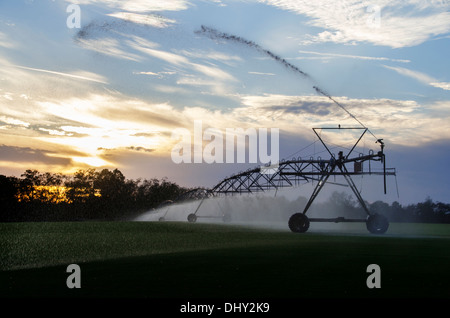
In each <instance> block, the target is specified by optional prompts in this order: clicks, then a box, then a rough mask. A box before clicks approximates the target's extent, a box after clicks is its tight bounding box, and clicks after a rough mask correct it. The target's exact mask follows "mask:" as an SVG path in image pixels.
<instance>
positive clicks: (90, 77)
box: [12, 65, 108, 84]
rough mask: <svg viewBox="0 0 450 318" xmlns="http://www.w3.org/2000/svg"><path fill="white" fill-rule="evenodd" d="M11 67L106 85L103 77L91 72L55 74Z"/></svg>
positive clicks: (38, 69) (19, 66)
mask: <svg viewBox="0 0 450 318" xmlns="http://www.w3.org/2000/svg"><path fill="white" fill-rule="evenodd" d="M12 66H14V67H17V68H21V69H24V70H28V71H34V72H42V73H48V74H52V75H59V76H65V77H69V78H72V79H77V80H83V81H90V82H97V83H102V84H108V83H107V82H106V79H105V78H104V77H103V76H100V75H98V74H94V73H92V72H86V71H78V72H74V73H63V72H57V71H51V70H45V69H40V68H33V67H27V66H21V65H12Z"/></svg>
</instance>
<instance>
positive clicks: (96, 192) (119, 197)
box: [0, 169, 450, 223]
mask: <svg viewBox="0 0 450 318" xmlns="http://www.w3.org/2000/svg"><path fill="white" fill-rule="evenodd" d="M188 190H190V189H188V188H184V187H181V186H179V185H177V184H176V183H174V182H170V181H168V180H167V179H165V178H163V179H161V180H160V179H156V178H154V179H137V180H131V179H127V178H125V176H124V175H123V174H122V172H121V171H120V170H118V169H114V170H108V169H103V170H101V171H97V170H95V169H86V170H78V171H77V172H76V173H74V174H73V175H64V174H61V173H49V172H45V173H40V172H39V171H37V170H26V171H25V172H24V173H23V174H22V175H21V177H20V178H18V177H7V176H5V175H0V222H24V221H81V220H126V219H132V218H134V217H135V216H138V215H139V214H141V213H143V212H146V211H149V210H151V209H153V208H156V207H158V206H159V205H160V204H161V203H163V202H165V201H167V200H172V201H174V200H176V199H177V198H178V197H179V196H180V195H181V194H182V193H184V192H186V191H188ZM299 200H300V201H301V202H300V201H299ZM299 200H297V201H298V202H296V203H298V204H299V205H301V203H302V202H303V201H305V202H303V203H306V198H299ZM367 206H368V207H369V210H371V211H372V212H376V213H380V214H383V215H385V216H386V217H387V218H388V219H389V221H390V222H425V223H450V204H447V203H442V202H434V201H433V200H432V199H431V198H430V197H428V198H426V199H425V201H424V202H420V203H417V204H409V205H406V206H402V205H401V204H400V203H399V202H397V201H395V202H393V203H392V204H388V203H385V202H382V201H376V202H373V203H368V202H367ZM315 209H317V210H322V211H333V212H334V213H336V215H340V216H342V215H343V216H346V217H347V216H348V217H350V218H351V217H352V215H354V216H357V215H361V211H362V208H361V207H360V205H359V204H358V202H356V201H355V200H354V199H353V197H352V196H351V195H349V194H346V193H340V192H334V193H333V194H332V195H331V197H330V198H329V199H328V201H326V202H324V203H321V204H317V205H316V206H314V207H313V208H312V210H315ZM312 212H314V211H312Z"/></svg>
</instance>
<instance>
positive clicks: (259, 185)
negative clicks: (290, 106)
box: [160, 126, 396, 234]
mask: <svg viewBox="0 0 450 318" xmlns="http://www.w3.org/2000/svg"><path fill="white" fill-rule="evenodd" d="M313 131H314V133H315V135H316V136H317V137H318V140H319V141H320V142H321V143H322V145H323V146H324V147H325V149H326V152H328V154H329V155H330V157H329V159H326V160H324V159H321V158H320V157H318V158H316V159H314V158H310V159H301V158H297V159H292V160H282V161H281V162H280V163H278V164H274V165H266V166H260V167H256V168H254V169H249V170H247V171H244V172H240V173H237V174H235V175H232V176H231V177H228V178H225V179H224V180H222V181H221V182H220V183H218V184H217V185H216V186H215V187H213V188H211V189H205V188H196V189H193V190H190V191H187V192H186V193H184V194H182V195H181V196H180V197H179V198H178V199H177V200H176V201H175V202H186V201H190V200H198V202H199V203H198V205H197V207H196V209H195V212H193V213H191V214H189V215H188V217H187V219H188V221H189V222H196V221H197V219H198V218H222V219H223V221H224V222H228V221H231V214H230V213H229V212H224V213H223V214H222V215H220V216H204V215H198V214H197V213H198V211H199V209H200V207H201V206H202V204H203V202H204V201H205V200H206V199H208V198H211V197H218V196H226V195H239V194H245V193H258V192H265V191H270V190H278V189H280V188H286V187H296V186H300V185H302V184H305V182H306V183H309V182H316V184H315V187H314V190H313V192H312V194H311V197H310V198H309V200H308V202H307V204H306V206H305V207H304V209H303V211H302V212H299V213H295V214H293V215H292V216H291V217H290V219H289V222H288V225H289V228H290V229H291V231H292V232H296V233H304V232H306V231H307V230H308V228H309V225H310V222H335V223H338V222H365V223H366V226H367V230H368V231H369V232H370V233H374V234H382V233H385V232H386V231H387V229H388V227H389V222H388V220H387V218H386V217H385V216H383V215H381V214H376V213H372V212H371V211H370V210H369V209H368V207H367V205H366V203H365V202H364V200H363V198H362V196H361V193H360V191H359V190H358V188H357V186H356V184H355V182H354V181H353V179H352V176H362V175H381V176H383V184H384V193H385V194H386V177H387V176H395V175H396V171H395V168H386V156H385V153H384V146H385V145H384V142H383V140H382V139H377V140H376V143H377V144H379V146H380V150H379V151H378V152H374V151H373V150H369V151H368V154H363V153H356V151H354V150H355V148H356V147H357V145H358V144H359V143H360V141H361V139H362V138H363V136H364V135H365V134H366V132H367V131H368V128H365V127H363V128H360V127H356V128H355V127H351V128H341V127H340V126H339V127H336V128H331V127H328V128H313ZM323 131H340V132H343V131H352V132H357V133H358V134H357V135H359V138H357V140H356V142H355V143H354V144H353V146H352V147H351V148H350V149H349V151H348V152H347V153H346V154H344V152H343V151H339V152H338V154H337V156H336V154H334V153H333V152H332V149H333V148H332V147H330V145H328V144H327V143H326V142H325V141H324V139H323V138H322V136H321V133H322V132H323ZM352 155H353V156H352ZM372 161H376V162H379V163H381V164H382V169H381V170H373V169H372V166H371V162H372ZM364 162H368V164H366V165H363V163H364ZM351 165H353V169H350V170H349V168H348V166H351ZM367 166H368V169H364V167H367ZM330 176H343V177H344V178H345V180H346V182H347V185H346V186H349V187H350V188H351V190H352V191H353V193H354V194H355V196H356V198H357V199H358V202H359V203H360V204H361V207H362V208H363V209H364V211H365V212H366V213H367V217H366V218H364V219H346V218H345V217H337V218H308V217H307V216H306V213H307V212H308V210H309V208H310V207H311V205H312V203H313V202H314V200H315V199H316V198H317V196H318V194H319V193H320V191H321V190H322V189H323V187H324V185H325V184H326V183H327V182H328V183H334V182H330V181H329V178H330ZM340 185H342V184H340ZM167 203H172V202H166V204H167ZM169 208H170V207H168V208H167V209H166V211H165V214H164V216H163V217H161V218H160V220H161V221H163V220H164V217H165V215H166V214H167V212H168V210H169Z"/></svg>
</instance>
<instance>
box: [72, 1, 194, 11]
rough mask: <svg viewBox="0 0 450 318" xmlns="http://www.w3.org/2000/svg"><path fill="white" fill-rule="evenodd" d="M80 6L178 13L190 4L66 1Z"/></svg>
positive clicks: (187, 2)
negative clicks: (91, 5)
mask: <svg viewBox="0 0 450 318" xmlns="http://www.w3.org/2000/svg"><path fill="white" fill-rule="evenodd" d="M67 1H68V2H72V3H75V4H80V5H89V4H94V5H99V6H107V7H109V8H113V9H121V10H126V11H132V12H152V11H180V10H186V9H187V8H188V7H189V6H190V3H189V1H186V0H170V1H148V0H67Z"/></svg>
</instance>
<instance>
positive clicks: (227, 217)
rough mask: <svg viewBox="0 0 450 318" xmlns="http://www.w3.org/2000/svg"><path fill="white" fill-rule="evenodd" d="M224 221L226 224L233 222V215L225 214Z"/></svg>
mask: <svg viewBox="0 0 450 318" xmlns="http://www.w3.org/2000/svg"><path fill="white" fill-rule="evenodd" d="M222 220H223V221H224V222H225V223H228V222H231V215H230V214H228V213H227V214H225V215H224V216H223V218H222Z"/></svg>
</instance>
